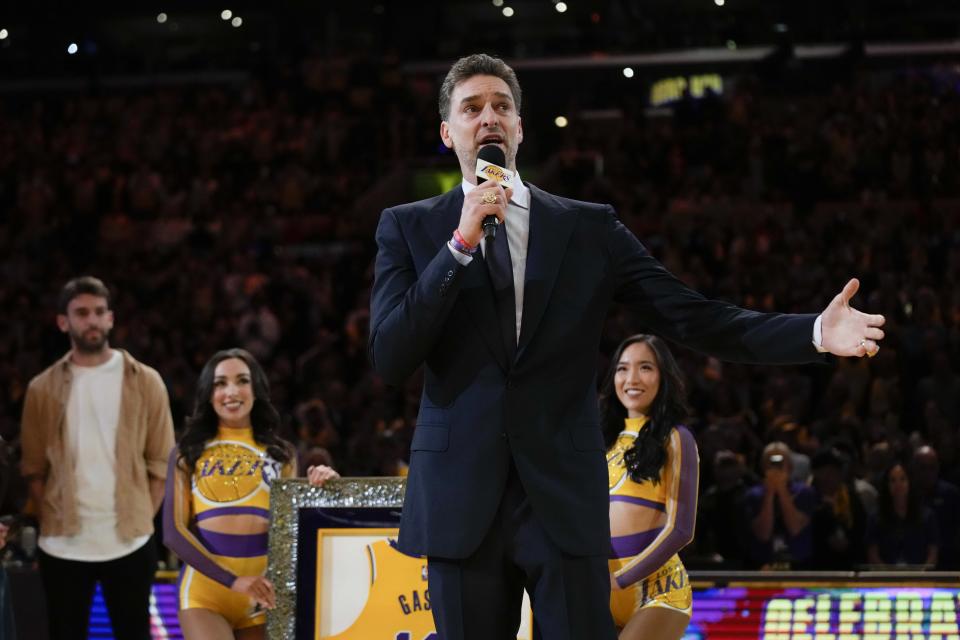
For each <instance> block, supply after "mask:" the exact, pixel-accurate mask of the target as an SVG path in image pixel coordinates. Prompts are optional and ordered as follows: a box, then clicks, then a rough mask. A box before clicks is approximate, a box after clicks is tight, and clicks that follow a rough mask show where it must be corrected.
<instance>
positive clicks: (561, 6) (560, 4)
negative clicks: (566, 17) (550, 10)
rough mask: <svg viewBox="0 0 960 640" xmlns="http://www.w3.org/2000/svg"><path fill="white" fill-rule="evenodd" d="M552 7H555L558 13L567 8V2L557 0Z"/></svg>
mask: <svg viewBox="0 0 960 640" xmlns="http://www.w3.org/2000/svg"><path fill="white" fill-rule="evenodd" d="M554 7H555V8H556V10H557V12H558V13H563V12H564V11H566V10H567V3H566V2H558V3H557V4H555V5H554Z"/></svg>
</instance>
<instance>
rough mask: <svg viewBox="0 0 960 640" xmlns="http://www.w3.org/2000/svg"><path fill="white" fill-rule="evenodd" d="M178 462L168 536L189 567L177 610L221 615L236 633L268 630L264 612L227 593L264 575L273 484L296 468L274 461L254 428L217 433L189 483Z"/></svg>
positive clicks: (166, 516)
mask: <svg viewBox="0 0 960 640" xmlns="http://www.w3.org/2000/svg"><path fill="white" fill-rule="evenodd" d="M179 455H180V452H179V450H178V449H174V450H173V453H172V454H171V455H170V462H169V469H168V474H167V492H166V499H165V501H164V507H163V535H164V543H165V544H166V545H167V546H168V547H169V548H170V549H172V550H173V551H174V552H176V554H177V555H178V556H179V557H180V559H181V560H182V561H183V562H184V566H183V570H182V571H181V574H180V588H179V595H180V608H181V609H210V610H212V611H216V612H217V613H219V614H221V615H222V616H223V617H224V618H226V619H227V621H228V622H229V623H230V624H231V626H233V628H234V629H242V628H244V627H252V626H255V625H260V624H264V623H265V622H266V614H265V612H264V611H263V610H261V609H259V608H258V607H256V606H255V605H254V603H253V601H252V600H251V599H250V598H248V597H247V596H245V595H243V594H240V593H237V592H235V591H231V590H230V586H231V585H232V584H233V582H234V580H236V579H237V577H238V576H253V575H263V573H264V571H265V570H266V568H267V532H266V529H267V527H266V523H267V522H268V521H269V518H270V483H271V482H273V480H274V479H276V478H278V477H284V478H286V477H291V476H293V475H295V474H296V470H295V468H294V466H293V463H288V464H286V465H281V464H280V463H279V462H277V461H276V460H274V459H273V458H271V457H270V456H269V455H268V454H267V452H266V450H265V448H264V447H263V446H261V445H259V444H257V443H256V441H254V439H253V430H252V429H250V428H246V429H235V428H227V427H220V429H219V431H218V432H217V436H216V438H214V439H213V440H211V441H209V442H208V443H207V444H206V447H205V448H204V450H203V454H201V456H200V458H199V459H198V460H197V464H196V466H195V468H194V472H193V475H192V476H190V475H188V474H187V472H186V471H185V470H184V469H183V468H182V467H180V466H179V465H178V464H177V458H178V457H179ZM260 518H262V522H260V520H259V519H260ZM251 530H253V531H256V532H255V533H251V532H250V531H251Z"/></svg>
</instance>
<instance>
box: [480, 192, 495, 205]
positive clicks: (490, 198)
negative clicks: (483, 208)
mask: <svg viewBox="0 0 960 640" xmlns="http://www.w3.org/2000/svg"><path fill="white" fill-rule="evenodd" d="M480 202H482V203H483V204H497V194H496V193H494V192H493V191H484V192H483V195H482V196H480Z"/></svg>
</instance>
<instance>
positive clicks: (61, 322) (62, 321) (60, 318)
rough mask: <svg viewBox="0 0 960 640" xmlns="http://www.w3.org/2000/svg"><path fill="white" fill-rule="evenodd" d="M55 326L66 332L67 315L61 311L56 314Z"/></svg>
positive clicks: (67, 325)
mask: <svg viewBox="0 0 960 640" xmlns="http://www.w3.org/2000/svg"><path fill="white" fill-rule="evenodd" d="M57 328H58V329H60V331H62V332H63V333H67V332H68V331H69V330H70V325H69V324H68V323H67V316H65V315H63V314H62V313H58V314H57Z"/></svg>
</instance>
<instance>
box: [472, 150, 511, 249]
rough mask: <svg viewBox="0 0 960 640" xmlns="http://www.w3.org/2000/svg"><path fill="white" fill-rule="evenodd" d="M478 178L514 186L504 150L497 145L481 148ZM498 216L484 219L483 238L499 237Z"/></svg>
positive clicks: (503, 185) (478, 158)
mask: <svg viewBox="0 0 960 640" xmlns="http://www.w3.org/2000/svg"><path fill="white" fill-rule="evenodd" d="M477 178H479V179H480V180H482V181H484V182H486V181H487V180H496V181H497V182H498V183H499V184H500V185H501V186H502V187H509V186H510V185H511V184H513V171H510V169H507V158H506V156H505V155H504V154H503V149H501V148H500V147H498V146H497V145H495V144H488V145H486V146H484V147H480V153H479V154H478V155H477ZM498 224H500V223H499V222H498V221H497V216H486V217H485V218H484V219H483V237H484V238H490V239H493V238H494V237H495V236H496V235H497V225H498Z"/></svg>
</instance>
